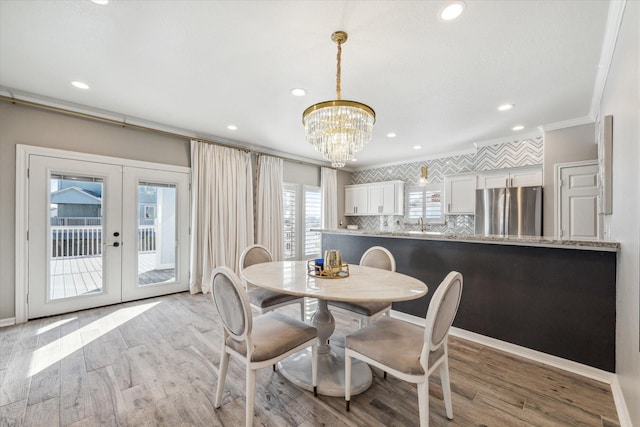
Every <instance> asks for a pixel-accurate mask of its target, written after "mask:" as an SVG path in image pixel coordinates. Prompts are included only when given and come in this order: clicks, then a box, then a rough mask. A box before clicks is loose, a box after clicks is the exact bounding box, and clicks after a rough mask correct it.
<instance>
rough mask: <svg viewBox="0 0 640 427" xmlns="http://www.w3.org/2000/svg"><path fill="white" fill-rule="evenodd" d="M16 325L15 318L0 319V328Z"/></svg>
mask: <svg viewBox="0 0 640 427" xmlns="http://www.w3.org/2000/svg"><path fill="white" fill-rule="evenodd" d="M15 324H16V318H15V317H7V318H6V319H0V328H4V327H6V326H13V325H15Z"/></svg>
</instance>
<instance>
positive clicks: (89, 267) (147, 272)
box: [50, 252, 175, 299]
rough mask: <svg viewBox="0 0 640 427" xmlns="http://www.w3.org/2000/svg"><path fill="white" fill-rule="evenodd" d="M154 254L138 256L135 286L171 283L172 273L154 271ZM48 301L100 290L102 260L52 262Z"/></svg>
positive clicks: (91, 257) (164, 270) (86, 257)
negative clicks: (169, 281) (136, 283)
mask: <svg viewBox="0 0 640 427" xmlns="http://www.w3.org/2000/svg"><path fill="white" fill-rule="evenodd" d="M154 257H155V252H148V253H141V254H139V258H138V261H139V262H138V283H139V284H142V285H148V284H152V283H160V282H164V281H167V280H171V279H173V278H174V277H175V269H174V268H168V269H163V270H158V269H155V268H154V267H155V262H154ZM50 283H51V298H52V299H59V298H69V297H75V296H78V295H85V294H89V293H94V292H100V291H101V289H102V257H101V256H84V257H75V258H53V259H52V260H51V282H50Z"/></svg>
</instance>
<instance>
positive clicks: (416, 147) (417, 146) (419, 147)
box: [413, 145, 422, 150]
mask: <svg viewBox="0 0 640 427" xmlns="http://www.w3.org/2000/svg"><path fill="white" fill-rule="evenodd" d="M421 148H422V147H421V146H419V145H414V146H413V149H414V150H419V149H421Z"/></svg>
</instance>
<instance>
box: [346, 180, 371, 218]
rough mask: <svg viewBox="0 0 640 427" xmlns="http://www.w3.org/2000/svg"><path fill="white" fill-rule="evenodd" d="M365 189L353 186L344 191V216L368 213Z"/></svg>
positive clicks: (360, 186)
mask: <svg viewBox="0 0 640 427" xmlns="http://www.w3.org/2000/svg"><path fill="white" fill-rule="evenodd" d="M368 200H369V197H368V193H367V187H364V186H362V185H353V186H350V187H345V189H344V214H345V216H354V215H366V214H367V213H368V206H367V205H368Z"/></svg>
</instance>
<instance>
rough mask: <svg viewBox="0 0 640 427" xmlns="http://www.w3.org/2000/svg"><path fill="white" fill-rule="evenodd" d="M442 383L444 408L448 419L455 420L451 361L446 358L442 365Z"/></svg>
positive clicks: (440, 369)
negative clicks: (450, 371) (452, 400)
mask: <svg viewBox="0 0 640 427" xmlns="http://www.w3.org/2000/svg"><path fill="white" fill-rule="evenodd" d="M439 371H440V382H441V383H442V394H443V396H444V407H445V410H446V412H447V418H449V419H450V420H452V419H453V405H452V404H451V384H450V382H449V360H448V359H447V356H445V359H444V361H443V362H442V363H441V364H440V368H439Z"/></svg>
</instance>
